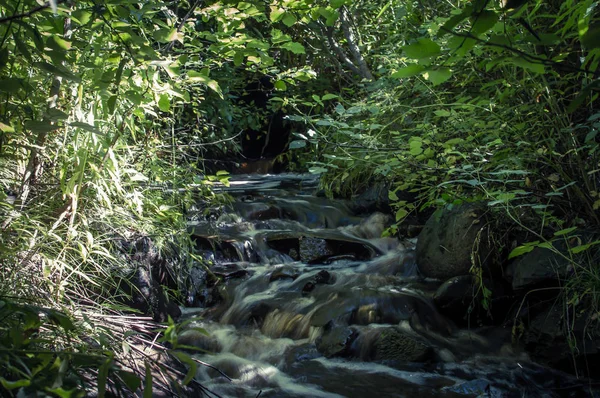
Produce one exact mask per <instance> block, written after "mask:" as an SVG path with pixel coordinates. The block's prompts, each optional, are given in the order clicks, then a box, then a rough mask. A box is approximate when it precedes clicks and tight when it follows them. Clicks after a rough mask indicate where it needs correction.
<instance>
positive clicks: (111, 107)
mask: <svg viewBox="0 0 600 398" xmlns="http://www.w3.org/2000/svg"><path fill="white" fill-rule="evenodd" d="M116 106H117V96H116V95H111V96H110V98H109V99H108V100H107V101H106V110H107V111H108V113H109V114H110V115H112V114H113V113H115V108H116Z"/></svg>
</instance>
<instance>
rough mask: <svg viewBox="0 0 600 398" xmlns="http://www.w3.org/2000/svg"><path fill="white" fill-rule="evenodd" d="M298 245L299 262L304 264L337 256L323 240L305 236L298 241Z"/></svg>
mask: <svg viewBox="0 0 600 398" xmlns="http://www.w3.org/2000/svg"><path fill="white" fill-rule="evenodd" d="M299 243H300V261H302V262H304V263H312V262H314V261H316V260H319V259H321V258H326V257H330V256H334V255H336V254H337V253H336V252H335V251H333V250H332V249H331V248H330V247H329V245H328V244H327V241H326V240H325V239H321V238H311V237H306V236H305V237H303V238H301V239H300V242H299Z"/></svg>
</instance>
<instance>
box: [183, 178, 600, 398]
mask: <svg viewBox="0 0 600 398" xmlns="http://www.w3.org/2000/svg"><path fill="white" fill-rule="evenodd" d="M317 185H318V181H317V179H316V178H315V177H314V176H309V175H297V174H281V175H276V176H275V175H264V176H262V175H237V176H233V177H232V178H231V180H230V184H229V186H228V187H225V186H222V187H220V188H218V189H219V190H221V191H222V192H224V193H227V194H228V195H230V197H231V199H232V200H231V202H230V203H229V204H228V205H227V206H224V207H222V208H221V209H214V211H212V212H206V211H205V209H197V210H196V211H194V209H191V210H190V221H189V233H190V235H191V237H192V239H193V240H194V242H195V255H196V256H198V258H200V259H201V261H199V262H198V263H196V264H195V266H193V267H192V268H191V270H190V272H189V275H188V281H187V282H188V283H187V285H188V289H187V291H186V292H185V298H184V299H185V303H186V307H185V308H182V316H181V318H180V320H182V321H186V326H185V327H184V328H183V330H182V331H180V334H179V336H178V343H179V344H180V345H183V346H187V347H188V350H189V352H190V353H194V356H195V357H196V358H197V359H199V360H201V361H203V362H206V363H210V364H211V365H213V366H215V367H216V368H218V369H219V371H220V372H217V371H215V370H214V369H212V368H208V367H206V368H201V369H199V371H198V373H197V374H196V380H197V381H198V382H200V383H201V384H202V385H203V386H205V387H206V388H207V389H208V390H210V391H212V392H214V393H215V394H216V395H215V396H217V395H218V396H228V397H229V396H240V397H255V396H257V395H258V394H260V396H261V397H262V396H267V397H268V396H272V397H301V396H302V397H304V396H322V397H339V396H342V397H364V396H369V395H372V394H380V395H383V396H386V397H387V396H389V397H406V396H411V395H415V394H416V395H418V396H431V397H438V396H448V397H455V396H493V397H504V396H523V394H525V396H550V397H551V396H556V397H562V396H573V397H576V396H597V395H598V390H597V387H596V384H594V383H592V382H591V381H589V380H586V379H579V380H578V379H577V378H575V377H574V376H573V375H570V374H567V373H564V372H561V371H560V370H556V369H552V368H549V367H546V366H544V365H542V364H540V363H539V362H536V361H535V360H534V359H535V358H533V359H532V355H531V353H528V352H527V347H526V344H524V343H523V342H522V341H520V340H519V339H515V335H514V330H513V328H512V323H510V322H507V321H505V320H504V319H503V320H495V321H494V322H491V323H490V322H477V321H475V322H473V323H472V324H470V323H469V322H462V321H461V319H462V318H461V317H462V316H464V313H465V312H467V311H470V310H472V309H470V308H469V306H472V307H473V308H479V309H481V308H480V307H481V305H480V302H479V300H480V297H478V296H477V294H471V295H470V296H469V295H468V294H465V293H466V292H468V291H472V292H473V288H474V286H476V282H477V281H476V280H474V279H473V276H472V275H463V276H458V277H457V276H455V275H445V274H444V275H428V276H425V275H426V273H427V272H430V271H427V270H425V271H424V270H423V269H421V268H422V267H421V264H420V263H419V259H422V258H423V253H422V252H423V248H422V243H421V242H418V241H417V240H415V239H406V240H404V241H400V240H398V239H396V238H390V237H388V238H382V237H381V235H382V232H383V231H384V229H385V228H386V227H387V226H388V225H389V224H390V223H391V221H392V220H391V219H390V217H389V216H388V215H386V214H384V213H381V212H374V213H370V214H365V213H364V212H360V210H357V209H358V206H356V205H354V204H353V203H351V202H347V201H343V200H335V201H331V200H328V199H326V198H323V197H319V196H316V195H315V192H316V190H317ZM452 214H455V215H457V217H459V218H460V217H465V218H466V219H467V220H471V221H470V222H465V223H464V225H465V226H467V230H468V229H469V226H472V225H477V224H478V223H477V222H475V223H474V222H472V219H479V218H480V217H481V216H482V214H481V213H478V209H477V208H467V210H465V209H463V210H455V211H454V213H451V215H450V216H448V215H446V216H444V217H446V219H445V218H444V217H437V222H440V220H441V222H442V223H446V224H448V223H454V221H449V220H448V219H447V218H448V217H450V218H452ZM444 220H445V221H444ZM429 227H431V225H429ZM427 230H428V225H425V229H424V231H425V232H423V233H422V236H423V234H427V233H428V232H427ZM445 231H446V232H448V231H447V230H445ZM446 235H447V238H452V237H453V236H452V235H453V233H452V231H450V232H448V233H447V234H446ZM456 236H458V235H456V234H455V233H454V237H455V238H456ZM473 236H475V235H473ZM438 244H439V242H438ZM444 245H445V246H444ZM442 246H443V247H446V248H448V247H450V246H449V245H448V244H447V243H444V244H443V245H442ZM425 252H426V251H425ZM478 253H480V254H482V255H485V254H486V253H487V251H486V250H483V249H482V250H481V251H479V252H478ZM441 254H444V253H443V252H442V253H441ZM435 261H439V260H435ZM443 261H445V264H446V265H449V266H463V267H464V265H461V264H460V259H456V258H446V259H444V260H443ZM446 268H448V267H446ZM459 271H460V272H459ZM459 271H456V272H458V273H463V272H464V271H465V270H464V269H460V270H459ZM467 274H468V268H467ZM492 274H493V272H492ZM508 296H509V295H508V294H507V295H504V296H502V295H501V298H502V299H504V300H507V297H508ZM511 299H513V300H514V299H515V297H511ZM495 305H496V308H500V309H501V310H496V311H500V312H498V313H496V316H497V317H498V316H500V313H502V314H504V316H505V317H507V316H508V315H509V314H510V308H511V305H508V304H506V303H504V304H502V305H501V303H499V302H496V303H495ZM461 310H462V311H461ZM470 312H471V313H474V312H473V311H470ZM472 319H477V318H475V315H474V318H472ZM482 319H483V317H482ZM506 319H508V318H506ZM209 396H210V395H209Z"/></svg>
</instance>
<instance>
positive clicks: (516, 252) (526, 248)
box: [508, 241, 540, 260]
mask: <svg viewBox="0 0 600 398" xmlns="http://www.w3.org/2000/svg"><path fill="white" fill-rule="evenodd" d="M539 243H540V241H535V242H531V243H526V244H524V245H523V246H517V247H515V248H514V249H513V250H512V251H511V252H510V254H509V255H508V259H509V260H510V259H511V258H515V257H518V256H522V255H523V254H527V253H529V252H531V251H532V250H533V249H535V248H536V247H537V246H538V245H539Z"/></svg>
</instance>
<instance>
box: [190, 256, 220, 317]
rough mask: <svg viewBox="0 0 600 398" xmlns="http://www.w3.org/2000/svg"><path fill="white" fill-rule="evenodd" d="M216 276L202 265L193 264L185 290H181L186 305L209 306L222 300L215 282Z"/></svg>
mask: <svg viewBox="0 0 600 398" xmlns="http://www.w3.org/2000/svg"><path fill="white" fill-rule="evenodd" d="M217 280H218V279H217V278H216V277H215V276H214V274H211V273H209V272H208V271H207V270H206V269H205V268H204V267H201V266H198V265H196V266H193V267H191V268H190V270H189V273H188V277H187V282H186V286H187V290H186V291H184V292H182V293H183V295H184V297H185V298H186V300H185V304H186V306H188V307H211V306H213V305H215V304H217V303H219V302H220V301H221V300H222V297H221V295H220V294H219V291H218V289H217V288H215V283H216V282H217Z"/></svg>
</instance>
